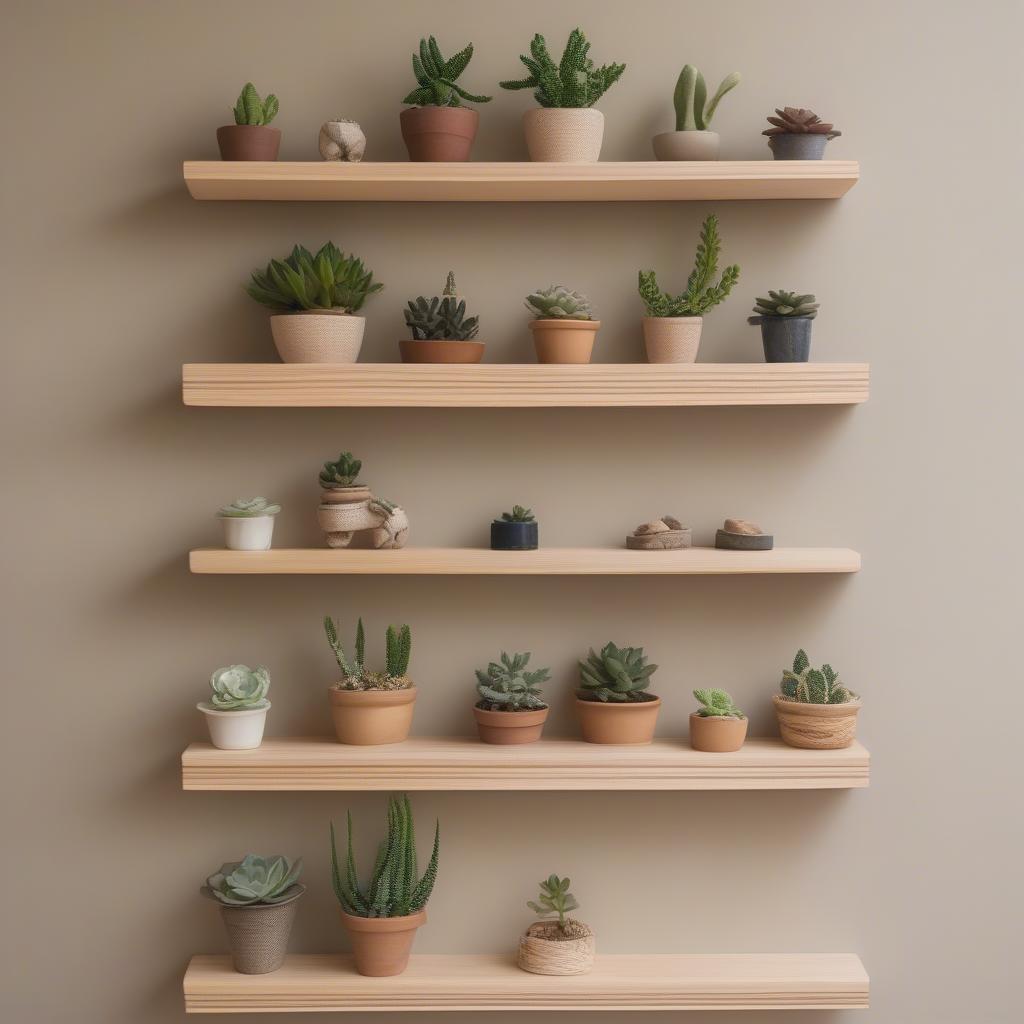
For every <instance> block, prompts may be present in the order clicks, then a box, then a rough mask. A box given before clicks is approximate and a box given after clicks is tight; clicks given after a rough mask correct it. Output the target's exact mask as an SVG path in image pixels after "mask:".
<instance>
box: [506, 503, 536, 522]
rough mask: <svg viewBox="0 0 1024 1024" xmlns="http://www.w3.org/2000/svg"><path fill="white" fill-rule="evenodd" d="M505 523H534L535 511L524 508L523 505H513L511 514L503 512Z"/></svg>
mask: <svg viewBox="0 0 1024 1024" xmlns="http://www.w3.org/2000/svg"><path fill="white" fill-rule="evenodd" d="M501 521H502V522H503V523H532V522H534V515H533V509H530V508H523V506H522V505H513V506H512V511H511V512H502V513H501Z"/></svg>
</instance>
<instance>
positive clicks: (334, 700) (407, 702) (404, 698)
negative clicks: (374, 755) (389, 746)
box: [324, 615, 416, 746]
mask: <svg viewBox="0 0 1024 1024" xmlns="http://www.w3.org/2000/svg"><path fill="white" fill-rule="evenodd" d="M324 633H325V634H326V635H327V642H328V643H329V644H330V646H331V650H332V651H333V652H334V657H335V660H336V661H337V663H338V668H340V669H341V676H342V677H341V679H340V680H339V681H338V682H336V683H334V684H333V685H332V686H330V687H329V688H328V690H327V696H328V698H329V700H330V703H331V719H332V721H333V722H334V732H335V735H336V736H337V737H338V742H339V743H349V744H352V745H354V746H379V745H380V744H383V743H401V742H402V741H403V740H404V739H405V738H406V737H407V736H408V735H409V728H410V727H411V725H412V713H413V706H414V705H415V703H416V685H415V683H413V681H412V680H411V679H410V678H409V676H408V675H407V673H408V671H409V653H410V651H411V650H412V632H411V631H410V629H409V627H408V626H397V627H396V626H388V628H387V631H386V632H385V659H384V671H383V672H378V671H375V670H372V669H368V668H367V667H366V665H365V650H366V635H365V633H364V631H363V620H362V619H359V621H358V623H357V625H356V643H355V657H354V658H353V659H351V660H349V657H348V655H347V654H346V653H345V648H344V646H343V645H342V643H341V640H340V639H339V638H338V627H337V626H336V625H335V623H334V620H333V619H332V618H331V617H330V616H329V615H328V616H325V618H324Z"/></svg>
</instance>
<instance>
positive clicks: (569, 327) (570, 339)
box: [530, 318, 601, 363]
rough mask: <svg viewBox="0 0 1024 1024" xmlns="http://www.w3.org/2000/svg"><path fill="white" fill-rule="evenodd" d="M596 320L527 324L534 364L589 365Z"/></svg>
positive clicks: (546, 321)
mask: <svg viewBox="0 0 1024 1024" xmlns="http://www.w3.org/2000/svg"><path fill="white" fill-rule="evenodd" d="M600 326H601V321H600V320H549V319H544V318H541V319H538V320H531V321H530V330H531V331H532V332H533V344H534V348H536V350H537V362H538V363H589V362H590V357H591V356H592V355H593V353H594V341H595V339H596V337H597V331H598V329H599V328H600Z"/></svg>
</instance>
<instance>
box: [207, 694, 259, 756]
mask: <svg viewBox="0 0 1024 1024" xmlns="http://www.w3.org/2000/svg"><path fill="white" fill-rule="evenodd" d="M196 707H197V708H199V710H200V711H202V713H203V715H204V716H205V718H206V725H207V728H208V729H209V730H210V742H211V743H212V744H213V745H214V746H215V747H217V748H218V749H219V750H252V749H253V747H258V746H259V745H260V744H261V743H262V742H263V727H264V726H265V725H266V724H267V712H268V711H269V710H270V705H269V704H267V706H266V707H265V708H254V709H252V710H249V711H219V710H217V708H215V707H212V706H211V705H210V704H207V703H206V701H200V702H199V703H198V704H197V705H196Z"/></svg>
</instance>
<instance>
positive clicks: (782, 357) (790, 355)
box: [748, 316, 814, 363]
mask: <svg viewBox="0 0 1024 1024" xmlns="http://www.w3.org/2000/svg"><path fill="white" fill-rule="evenodd" d="M748 319H749V322H750V323H752V324H760V325H761V342H762V344H763V345H764V361H765V362H766V363H806V362H807V360H808V358H809V357H810V354H811V324H813V323H814V321H813V320H812V319H811V318H810V317H809V316H752V317H749V318H748Z"/></svg>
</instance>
